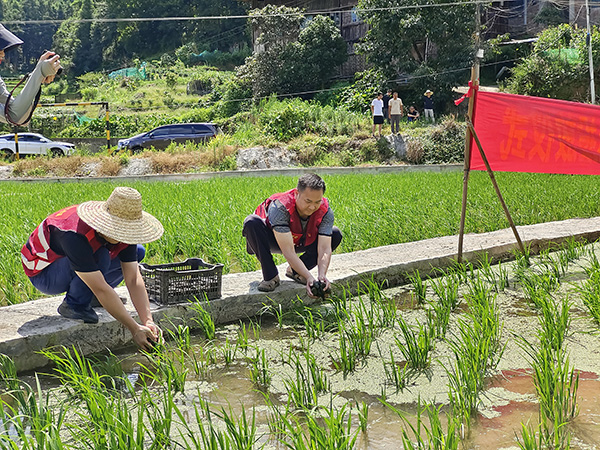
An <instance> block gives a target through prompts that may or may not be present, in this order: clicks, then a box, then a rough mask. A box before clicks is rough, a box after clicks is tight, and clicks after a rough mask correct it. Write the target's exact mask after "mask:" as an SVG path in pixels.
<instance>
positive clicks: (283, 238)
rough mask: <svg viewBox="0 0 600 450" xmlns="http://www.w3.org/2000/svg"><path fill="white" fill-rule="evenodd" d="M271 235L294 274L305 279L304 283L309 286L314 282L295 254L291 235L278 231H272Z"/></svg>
mask: <svg viewBox="0 0 600 450" xmlns="http://www.w3.org/2000/svg"><path fill="white" fill-rule="evenodd" d="M273 234H274V235H275V240H276V241H277V244H278V245H279V248H280V249H281V253H282V254H283V256H284V258H285V259H286V261H287V262H288V264H289V265H290V267H291V268H292V269H294V271H295V272H296V273H298V274H300V275H302V276H303V277H304V278H306V281H307V282H308V283H309V284H311V283H312V282H313V281H314V277H313V276H312V274H311V273H310V271H309V270H308V269H307V268H306V266H305V265H304V263H303V262H302V260H301V259H300V258H299V257H298V255H297V254H296V249H295V248H294V239H293V238H292V233H291V232H289V233H280V232H278V231H275V230H273Z"/></svg>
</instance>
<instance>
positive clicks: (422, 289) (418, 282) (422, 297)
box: [408, 270, 427, 305]
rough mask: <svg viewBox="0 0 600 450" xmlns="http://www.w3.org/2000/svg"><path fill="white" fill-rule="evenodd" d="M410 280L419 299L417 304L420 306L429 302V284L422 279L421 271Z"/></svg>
mask: <svg viewBox="0 0 600 450" xmlns="http://www.w3.org/2000/svg"><path fill="white" fill-rule="evenodd" d="M408 280H409V281H410V284H412V287H413V289H414V296H415V298H416V299H417V303H418V304H419V305H423V304H425V301H426V300H427V283H425V282H424V281H423V279H422V278H421V275H420V274H419V270H415V271H414V272H413V273H412V274H411V275H409V276H408Z"/></svg>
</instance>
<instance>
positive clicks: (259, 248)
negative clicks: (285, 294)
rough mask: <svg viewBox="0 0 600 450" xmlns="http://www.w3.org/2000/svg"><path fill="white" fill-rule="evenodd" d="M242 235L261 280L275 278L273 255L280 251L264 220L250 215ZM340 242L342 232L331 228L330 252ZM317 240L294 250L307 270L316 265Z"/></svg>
mask: <svg viewBox="0 0 600 450" xmlns="http://www.w3.org/2000/svg"><path fill="white" fill-rule="evenodd" d="M242 235H243V236H244V237H245V238H246V249H247V250H248V253H250V254H251V255H256V257H257V258H258V262H260V266H261V268H262V273H263V279H264V280H271V279H273V278H275V277H276V276H277V275H278V274H279V272H278V271H277V266H276V265H275V261H273V253H279V254H281V249H280V248H279V245H278V244H277V240H276V239H275V235H274V234H273V230H271V229H270V228H269V227H268V226H267V223H266V221H265V220H264V219H262V218H261V217H259V216H257V215H256V214H250V215H249V216H248V217H246V220H244V228H243V230H242ZM340 242H342V232H341V231H340V230H339V228H338V227H333V234H332V235H331V250H332V251H333V250H335V249H336V248H338V246H339V245H340ZM317 245H318V238H317V239H315V241H314V242H313V243H312V244H310V245H307V246H298V247H296V248H295V250H296V253H303V255H301V256H300V260H301V261H302V262H303V263H304V265H305V266H306V268H307V269H308V270H310V269H312V268H313V267H315V266H316V265H317V258H318V257H319V254H318V246H317Z"/></svg>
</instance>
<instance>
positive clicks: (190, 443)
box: [175, 392, 233, 450]
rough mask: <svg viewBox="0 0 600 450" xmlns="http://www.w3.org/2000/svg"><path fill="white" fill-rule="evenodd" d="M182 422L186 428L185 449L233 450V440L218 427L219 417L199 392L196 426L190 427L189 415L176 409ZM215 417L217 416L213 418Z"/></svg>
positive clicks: (183, 436) (184, 435)
mask: <svg viewBox="0 0 600 450" xmlns="http://www.w3.org/2000/svg"><path fill="white" fill-rule="evenodd" d="M175 413H176V414H177V416H178V417H179V420H180V422H181V423H182V424H183V426H184V427H185V432H181V433H180V435H181V438H182V439H183V443H184V445H185V447H184V448H186V449H190V450H233V447H232V442H231V438H230V437H229V436H228V435H227V433H226V432H225V431H224V430H223V429H221V428H219V427H218V420H217V418H218V415H217V414H214V413H213V411H212V410H211V409H210V405H209V404H208V402H207V401H206V400H204V399H203V398H202V397H201V394H200V392H198V400H197V402H195V403H194V419H195V420H194V421H195V426H191V425H190V422H191V420H190V418H189V417H188V414H185V415H184V413H183V412H182V411H180V409H179V408H176V409H175ZM213 415H214V416H216V417H215V418H213Z"/></svg>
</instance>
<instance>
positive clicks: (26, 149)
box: [0, 133, 75, 160]
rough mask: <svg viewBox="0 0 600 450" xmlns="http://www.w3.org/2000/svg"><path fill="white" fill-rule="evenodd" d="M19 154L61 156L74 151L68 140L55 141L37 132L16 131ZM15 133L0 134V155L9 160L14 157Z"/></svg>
mask: <svg viewBox="0 0 600 450" xmlns="http://www.w3.org/2000/svg"><path fill="white" fill-rule="evenodd" d="M18 135H19V155H20V156H29V155H52V156H63V155H72V154H73V153H75V145H73V144H70V143H68V142H55V141H51V140H50V139H48V138H47V137H44V136H42V135H41V134H37V133H18ZM15 153H16V150H15V135H14V133H11V134H3V135H1V136H0V156H2V157H4V158H5V159H8V160H11V159H13V158H14V155H15Z"/></svg>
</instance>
